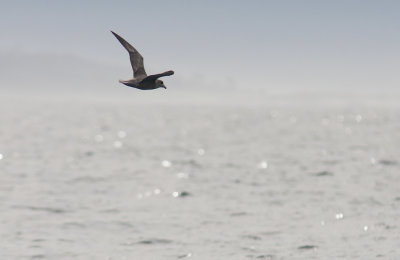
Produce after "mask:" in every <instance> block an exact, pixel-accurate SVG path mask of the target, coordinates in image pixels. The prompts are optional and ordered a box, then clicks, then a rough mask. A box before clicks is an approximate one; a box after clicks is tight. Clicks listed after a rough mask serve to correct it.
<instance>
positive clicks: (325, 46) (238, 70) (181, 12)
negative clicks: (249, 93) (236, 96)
mask: <svg viewBox="0 0 400 260" xmlns="http://www.w3.org/2000/svg"><path fill="white" fill-rule="evenodd" d="M399 10H400V1H388V0H380V1H370V0H335V1H325V0H304V1H296V0H292V1H287V0H280V1H267V0H266V1H256V0H253V1H225V0H221V1H209V0H204V1H191V0H171V1H155V0H153V1H152V0H150V1H90V0H88V1H76V0H71V1H42V0H36V1H22V0H21V1H18V0H16V1H8V0H1V9H0V31H1V41H0V73H1V77H0V90H1V89H2V90H9V89H15V88H21V89H23V88H29V87H32V86H34V87H35V88H36V89H41V88H44V89H45V88H46V87H51V88H56V89H57V88H60V89H61V88H62V89H68V88H70V87H71V85H74V87H76V86H77V85H79V88H80V89H84V88H90V87H92V88H95V87H99V88H102V89H106V88H108V87H109V86H110V85H112V86H115V85H117V84H118V79H128V78H130V77H131V76H132V72H131V68H130V64H129V59H128V55H127V53H126V51H125V50H124V49H123V48H122V46H121V45H120V44H119V42H118V41H117V40H116V39H115V38H114V37H113V36H112V34H111V33H110V30H113V31H115V32H117V33H118V34H120V35H121V36H122V37H124V38H125V39H126V40H128V41H129V42H130V43H131V44H132V45H134V46H135V47H136V48H137V49H138V50H139V52H141V54H142V55H143V56H144V61H145V67H146V71H147V73H148V74H151V73H159V72H162V71H166V70H170V69H172V70H174V71H175V73H176V74H175V75H174V76H173V77H169V78H165V80H164V82H165V83H166V85H167V87H176V88H185V89H198V88H204V89H213V88H221V89H227V88H234V89H246V88H247V89H250V88H256V89H264V90H266V91H274V90H282V89H284V90H288V91H303V90H306V91H307V90H320V91H324V90H327V91H331V90H337V89H341V90H346V91H347V90H354V91H359V90H363V89H370V90H376V91H380V90H395V89H396V88H397V87H398V86H399V84H400V79H399V76H398V74H399V73H398V69H399V68H400V51H399V49H400V33H399V30H400V16H399V15H398V12H399ZM1 71H2V72H1ZM56 86H57V87H56ZM71 88H73V87H71Z"/></svg>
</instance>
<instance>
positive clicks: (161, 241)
mask: <svg viewBox="0 0 400 260" xmlns="http://www.w3.org/2000/svg"><path fill="white" fill-rule="evenodd" d="M172 242H173V241H172V240H169V239H162V238H154V239H145V240H140V241H139V242H137V244H141V245H153V244H171V243H172Z"/></svg>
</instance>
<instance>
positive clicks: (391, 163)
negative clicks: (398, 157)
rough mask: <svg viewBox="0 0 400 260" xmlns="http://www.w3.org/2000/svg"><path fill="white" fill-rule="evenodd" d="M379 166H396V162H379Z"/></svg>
mask: <svg viewBox="0 0 400 260" xmlns="http://www.w3.org/2000/svg"><path fill="white" fill-rule="evenodd" d="M379 163H380V164H382V165H385V166H392V165H397V161H394V160H385V159H383V160H380V161H379Z"/></svg>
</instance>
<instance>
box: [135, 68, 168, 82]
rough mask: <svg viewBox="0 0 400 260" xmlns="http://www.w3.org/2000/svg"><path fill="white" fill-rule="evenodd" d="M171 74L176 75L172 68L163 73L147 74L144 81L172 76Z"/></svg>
mask: <svg viewBox="0 0 400 260" xmlns="http://www.w3.org/2000/svg"><path fill="white" fill-rule="evenodd" d="M171 75H174V72H173V71H172V70H169V71H166V72H163V73H159V74H154V75H150V76H147V77H146V78H144V79H143V80H142V81H155V80H156V79H158V78H161V77H165V76H171Z"/></svg>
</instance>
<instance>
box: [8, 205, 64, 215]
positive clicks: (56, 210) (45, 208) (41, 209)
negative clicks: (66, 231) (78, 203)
mask: <svg viewBox="0 0 400 260" xmlns="http://www.w3.org/2000/svg"><path fill="white" fill-rule="evenodd" d="M13 208H17V209H28V210H32V211H44V212H49V213H55V214H62V213H66V212H67V211H66V210H64V209H60V208H52V207H34V206H14V207H13Z"/></svg>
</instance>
